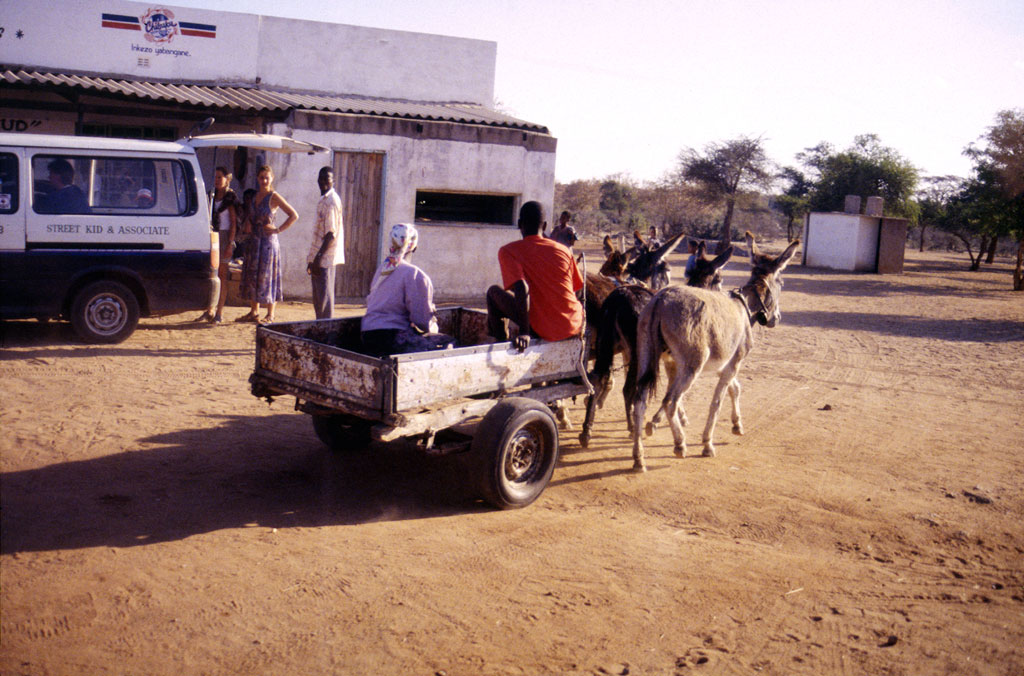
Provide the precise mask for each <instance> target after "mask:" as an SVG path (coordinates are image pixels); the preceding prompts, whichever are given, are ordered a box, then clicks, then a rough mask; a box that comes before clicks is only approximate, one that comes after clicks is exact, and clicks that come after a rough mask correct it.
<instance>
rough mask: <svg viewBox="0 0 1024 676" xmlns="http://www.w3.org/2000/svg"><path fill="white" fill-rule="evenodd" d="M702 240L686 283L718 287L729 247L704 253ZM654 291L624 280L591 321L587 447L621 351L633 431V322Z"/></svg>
mask: <svg viewBox="0 0 1024 676" xmlns="http://www.w3.org/2000/svg"><path fill="white" fill-rule="evenodd" d="M706 251H707V248H706V246H705V244H704V242H701V243H700V244H699V245H698V247H697V253H696V260H695V262H694V267H693V271H692V273H691V274H690V276H689V278H688V279H687V281H686V283H687V285H688V286H693V287H696V288H700V289H715V290H717V291H721V289H722V276H721V275H720V274H719V270H721V269H722V268H723V267H725V264H726V263H727V262H729V258H730V257H731V256H732V247H731V246H730V247H728V248H726V250H725V251H723V252H722V253H720V254H719V255H718V256H716V257H714V258H709V257H708V256H707V255H706ZM652 296H654V291H651V290H650V289H648V288H647V287H645V286H640V285H637V284H627V285H625V286H620V287H618V288H616V289H615V290H614V291H612V292H611V293H610V294H609V295H608V297H607V298H606V299H605V301H604V303H602V304H601V312H600V314H599V315H598V316H597V318H596V319H595V321H594V324H593V325H594V327H595V328H596V331H597V337H596V338H595V340H594V370H593V371H591V372H590V382H591V384H593V386H594V394H592V395H590V396H589V397H587V414H586V416H585V417H584V419H583V431H582V432H581V433H580V446H582V447H583V448H587V446H588V445H589V444H590V435H591V431H592V430H593V427H594V416H595V414H596V412H597V409H598V408H601V407H602V406H604V400H605V399H606V398H607V397H608V392H610V391H611V388H612V386H613V379H612V362H613V360H614V358H615V354H616V353H617V352H622V355H623V361H625V362H626V363H627V365H628V366H627V369H626V380H625V383H624V384H623V386H622V398H623V399H624V400H625V402H626V427H627V428H628V429H629V431H630V432H632V431H633V402H634V401H635V399H636V356H635V355H636V326H637V319H638V317H639V316H640V312H641V311H642V310H643V309H644V306H645V305H647V303H648V301H650V300H651V297H652Z"/></svg>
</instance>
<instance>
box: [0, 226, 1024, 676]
mask: <svg viewBox="0 0 1024 676" xmlns="http://www.w3.org/2000/svg"><path fill="white" fill-rule="evenodd" d="M767 248H768V249H769V250H773V251H775V252H778V251H779V250H781V248H782V247H781V243H778V246H775V247H772V246H768V247H767ZM965 261H966V259H965V257H963V256H956V255H954V254H939V253H927V254H919V253H917V252H913V251H908V252H907V263H906V272H905V274H903V275H900V276H877V275H865V274H847V273H837V272H831V271H825V270H811V269H806V268H803V267H800V266H798V265H794V266H791V267H790V268H789V269H788V270H787V271H786V273H785V275H784V277H785V281H786V283H785V290H784V292H783V295H782V301H781V303H782V312H783V315H782V323H781V325H779V326H778V327H776V328H774V329H761V328H758V331H757V339H758V344H757V346H756V348H755V350H754V352H753V354H752V355H751V356H750V357H749V358H748V360H747V363H746V365H745V368H744V370H743V372H742V376H741V380H742V383H743V388H744V389H743V401H742V408H743V412H744V418H745V420H744V423H745V427H746V435H745V436H743V437H736V436H733V435H731V434H730V433H729V431H730V423H729V420H728V418H729V416H728V415H723V416H721V417H720V418H719V425H718V429H717V433H716V440H717V446H718V457H715V458H702V457H699V454H700V450H701V449H700V445H699V440H700V432H701V429H702V428H703V424H704V420H705V416H706V412H707V405H708V400H709V396H710V391H711V385H712V382H713V378H712V377H711V376H709V375H707V374H706V375H704V376H703V377H702V378H701V379H700V380H699V381H698V383H697V384H696V385H695V387H694V389H693V390H692V391H691V393H690V394H689V395H688V397H687V399H686V402H687V410H688V414H689V419H690V424H689V426H688V427H687V433H688V441H689V442H690V446H689V448H688V452H689V453H690V454H691V456H693V457H687V458H685V459H678V458H676V457H675V456H674V455H673V453H672V439H671V434H670V432H669V430H668V429H667V428H661V429H659V430H658V431H656V432H655V434H654V436H652V437H650V438H649V439H648V442H647V460H648V465H649V467H650V471H649V472H648V473H647V474H643V475H639V474H634V473H633V472H632V471H631V466H632V460H631V457H630V454H631V447H630V441H629V438H628V435H627V432H626V429H625V423H624V419H623V409H622V400H621V397H620V396H619V394H618V392H616V393H615V394H613V395H612V396H610V397H609V400H608V404H607V405H606V407H605V408H604V410H602V411H601V412H600V413H599V415H598V422H597V426H596V428H595V438H594V440H593V441H592V442H591V445H590V448H588V449H586V450H584V449H582V448H581V447H580V445H579V443H578V441H577V439H576V435H577V433H578V432H577V431H573V432H568V431H565V432H562V434H561V443H562V456H561V460H560V462H559V465H558V467H557V469H556V471H555V475H554V478H553V480H552V482H551V484H550V485H549V486H548V488H547V490H546V491H545V493H544V494H543V495H542V496H541V497H540V499H539V500H538V501H537V502H536V503H534V504H533V505H531V506H530V507H528V508H526V509H522V510H513V511H507V512H499V511H493V510H491V509H489V508H487V507H485V506H484V505H483V504H482V503H480V502H478V501H476V500H474V497H473V496H472V494H470V493H469V492H468V491H467V490H466V489H465V488H464V477H463V476H462V475H460V473H459V469H460V467H461V464H460V463H459V462H458V458H450V457H449V458H430V457H426V456H424V455H422V454H420V453H417V452H415V450H414V449H410V448H409V447H408V446H406V445H403V444H394V445H390V446H386V447H385V446H372V447H370V448H368V449H365V450H363V451H362V452H355V453H352V454H350V455H349V456H348V457H338V456H335V455H332V454H331V453H329V452H327V451H326V450H325V449H324V448H323V447H322V445H321V444H320V442H319V441H318V440H317V438H316V437H315V436H314V434H313V432H312V429H311V425H310V422H309V418H308V417H307V416H305V415H303V414H301V413H297V412H295V411H294V410H293V404H294V401H293V400H291V399H287V398H281V399H278V400H276V401H275V402H274V404H273V405H269V406H268V404H267V403H266V402H264V401H261V400H257V399H255V398H254V397H253V396H251V395H250V393H249V390H248V385H247V378H248V376H249V373H250V372H251V369H252V365H253V327H252V325H240V324H233V323H229V324H227V325H224V326H219V327H214V326H207V325H195V324H189V323H186V320H187V319H189V318H190V316H182V315H178V316H174V317H168V318H163V319H144V320H143V321H142V323H141V325H140V327H139V330H138V331H137V332H136V333H135V334H134V335H133V336H132V337H131V338H130V339H129V340H128V341H126V342H125V343H122V344H120V345H114V346H100V347H96V346H88V345H84V344H81V343H78V342H76V341H75V339H74V338H73V336H72V334H71V330H70V328H69V327H68V326H66V325H62V324H60V323H50V324H45V325H43V324H39V323H36V322H33V321H29V322H7V323H5V324H3V325H2V330H3V337H2V348H0V416H2V429H3V433H2V435H0V471H2V475H0V507H2V511H0V514H2V523H0V533H2V538H0V544H2V554H0V672H2V673H3V674H12V675H13V674H55V675H56V674H59V675H67V674H90V675H91V674H157V675H160V674H171V675H175V676H179V675H182V674H275V675H277V674H425V675H428V676H430V675H437V674H442V675H448V676H455V675H477V674H486V675H491V674H701V673H708V674H751V673H767V674H850V675H855V674H856V675H859V674H906V675H908V676H909V675H914V676H917V675H921V674H993V675H998V676H1011V675H1019V674H1022V673H1024V498H1022V495H1021V491H1022V487H1024V471H1022V470H1024V295H1022V294H1020V293H1017V294H1014V293H1013V292H1012V291H1010V287H1011V279H1010V261H1008V260H1005V259H1004V260H1001V261H997V263H996V265H994V266H992V267H990V268H987V269H986V270H985V271H982V272H980V273H970V272H967V271H966V270H965V269H964V268H965ZM682 262H683V258H682V257H681V256H674V257H673V265H674V268H675V270H676V272H675V276H676V278H680V277H681V274H680V272H679V271H680V270H681V264H682ZM747 269H748V265H747V262H746V261H745V260H743V261H733V262H731V263H730V264H729V267H728V268H727V271H726V274H725V278H726V287H727V288H730V287H736V286H739V285H740V284H742V282H743V281H744V280H745V278H746V270H747ZM346 310H347V311H350V312H351V311H354V310H355V308H351V307H349V308H346ZM242 313H243V309H242V308H229V310H228V313H227V314H228V317H229V318H231V317H235V316H238V315H240V314H242ZM311 317H312V310H311V308H310V306H309V305H308V304H301V303H287V304H284V305H283V306H282V307H281V308H280V312H279V319H286V320H287V319H307V318H311ZM620 382H621V374H620ZM583 405H584V402H583V400H582V398H581V399H580V400H579V401H577V402H576V403H575V404H574V405H573V406H572V408H571V415H572V419H573V420H574V421H575V423H576V425H577V430H578V426H579V423H580V421H582V418H583Z"/></svg>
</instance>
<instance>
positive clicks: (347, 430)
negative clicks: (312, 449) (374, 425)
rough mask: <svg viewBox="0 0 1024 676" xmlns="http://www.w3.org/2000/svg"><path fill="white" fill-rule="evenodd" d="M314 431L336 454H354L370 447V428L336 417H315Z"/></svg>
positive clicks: (371, 439)
mask: <svg viewBox="0 0 1024 676" xmlns="http://www.w3.org/2000/svg"><path fill="white" fill-rule="evenodd" d="M310 417H312V418H313V431H314V432H316V436H317V437H318V438H319V439H320V441H322V442H324V446H327V448H329V449H331V450H332V451H334V452H335V453H353V452H356V451H361V450H363V449H365V448H366V447H367V446H369V445H370V442H371V441H373V437H371V436H370V426H369V425H360V424H352V423H350V422H349V421H347V420H346V419H345V418H342V417H340V416H334V415H314V416H310Z"/></svg>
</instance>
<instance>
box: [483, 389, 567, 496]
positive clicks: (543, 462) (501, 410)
mask: <svg viewBox="0 0 1024 676" xmlns="http://www.w3.org/2000/svg"><path fill="white" fill-rule="evenodd" d="M471 455H472V457H473V459H474V472H475V474H476V477H475V478H476V481H477V485H478V487H479V490H480V493H481V495H482V497H483V498H484V500H486V501H487V502H489V503H490V504H491V505H493V506H495V507H497V508H498V509H517V508H519V507H525V506H527V505H529V504H530V503H531V502H533V501H534V500H536V499H537V498H538V497H539V496H540V494H541V493H543V492H544V489H545V488H546V487H547V485H548V482H549V481H550V480H551V475H552V474H553V473H554V471H555V463H557V462H558V425H557V423H556V422H555V416H554V414H552V413H551V410H550V409H549V408H548V407H547V406H545V405H544V404H541V403H540V402H538V401H536V400H533V399H528V398H526V397H508V398H506V399H502V400H501V401H499V402H498V403H497V404H495V405H494V407H493V408H492V409H491V410H490V411H488V412H487V415H485V416H484V418H483V420H481V421H480V424H479V425H478V426H477V429H476V433H475V434H474V436H473V444H472V450H471Z"/></svg>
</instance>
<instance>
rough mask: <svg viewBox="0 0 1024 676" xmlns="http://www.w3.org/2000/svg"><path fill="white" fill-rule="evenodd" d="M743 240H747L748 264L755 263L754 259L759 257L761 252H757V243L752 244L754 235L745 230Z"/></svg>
mask: <svg viewBox="0 0 1024 676" xmlns="http://www.w3.org/2000/svg"><path fill="white" fill-rule="evenodd" d="M744 239H746V240H747V250H748V251H749V252H750V262H751V263H754V262H755V257H756V256H759V255H761V252H759V251H758V250H757V243H756V242H754V234H753V233H752V232H750V231H749V230H747V232H746V235H744Z"/></svg>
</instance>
